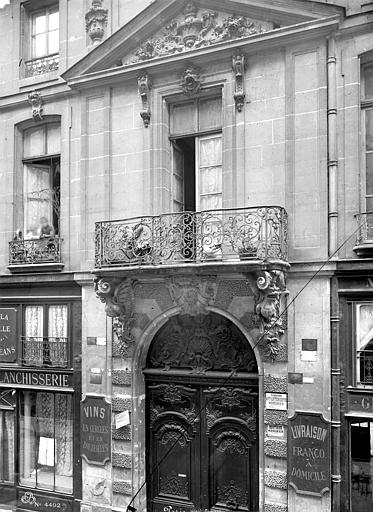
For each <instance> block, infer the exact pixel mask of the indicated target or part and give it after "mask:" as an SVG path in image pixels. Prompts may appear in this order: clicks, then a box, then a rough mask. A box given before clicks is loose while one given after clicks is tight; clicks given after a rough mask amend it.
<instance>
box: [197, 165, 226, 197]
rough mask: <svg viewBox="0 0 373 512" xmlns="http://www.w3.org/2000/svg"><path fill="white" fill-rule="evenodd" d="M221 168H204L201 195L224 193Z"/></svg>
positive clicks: (201, 172) (201, 174)
mask: <svg viewBox="0 0 373 512" xmlns="http://www.w3.org/2000/svg"><path fill="white" fill-rule="evenodd" d="M221 171H222V169H221V167H220V166H219V167H204V168H202V169H201V170H200V191H201V194H221V192H222V172H221Z"/></svg>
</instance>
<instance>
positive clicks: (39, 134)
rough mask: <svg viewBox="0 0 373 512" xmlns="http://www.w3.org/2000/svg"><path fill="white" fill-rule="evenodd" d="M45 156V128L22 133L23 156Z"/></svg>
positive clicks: (40, 127) (30, 129) (41, 127)
mask: <svg viewBox="0 0 373 512" xmlns="http://www.w3.org/2000/svg"><path fill="white" fill-rule="evenodd" d="M44 154H45V127H44V126H39V127H38V128H29V129H28V130H25V131H24V133H23V156H24V158H29V157H31V156H40V155H44Z"/></svg>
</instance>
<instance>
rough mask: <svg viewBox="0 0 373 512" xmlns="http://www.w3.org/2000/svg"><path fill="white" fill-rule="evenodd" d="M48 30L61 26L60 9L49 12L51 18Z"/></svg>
mask: <svg viewBox="0 0 373 512" xmlns="http://www.w3.org/2000/svg"><path fill="white" fill-rule="evenodd" d="M48 24H49V26H48V30H49V31H51V30H55V29H58V27H59V14H58V11H54V12H50V13H49V20H48Z"/></svg>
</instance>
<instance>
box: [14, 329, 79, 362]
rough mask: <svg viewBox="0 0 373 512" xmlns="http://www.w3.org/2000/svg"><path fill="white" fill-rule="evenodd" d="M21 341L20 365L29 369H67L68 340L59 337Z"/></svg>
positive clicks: (23, 338) (24, 339)
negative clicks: (29, 367)
mask: <svg viewBox="0 0 373 512" xmlns="http://www.w3.org/2000/svg"><path fill="white" fill-rule="evenodd" d="M21 340H22V364H23V365H24V366H31V367H38V368H39V367H52V368H67V367H68V366H69V340H68V338H60V337H48V338H39V337H34V336H30V337H26V336H23V337H22V338H21Z"/></svg>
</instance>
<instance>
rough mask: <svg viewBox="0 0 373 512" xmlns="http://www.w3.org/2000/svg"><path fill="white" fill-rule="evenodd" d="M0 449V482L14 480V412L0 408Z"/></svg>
mask: <svg viewBox="0 0 373 512" xmlns="http://www.w3.org/2000/svg"><path fill="white" fill-rule="evenodd" d="M0 449H1V451H2V454H3V457H2V458H3V461H2V462H3V463H2V467H0V482H4V483H11V482H14V412H13V411H6V410H5V411H2V410H0Z"/></svg>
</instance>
